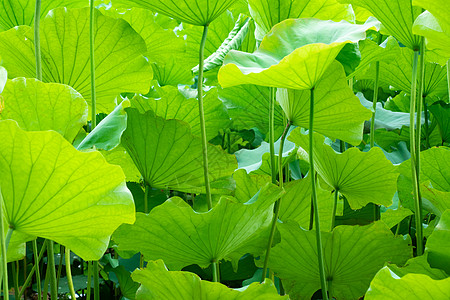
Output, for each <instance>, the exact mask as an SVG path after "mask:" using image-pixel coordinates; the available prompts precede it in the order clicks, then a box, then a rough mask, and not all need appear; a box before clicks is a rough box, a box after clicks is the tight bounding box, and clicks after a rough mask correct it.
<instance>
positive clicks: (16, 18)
mask: <svg viewBox="0 0 450 300" xmlns="http://www.w3.org/2000/svg"><path fill="white" fill-rule="evenodd" d="M35 5H36V1H35V0H3V1H2V9H1V10H0V31H1V30H8V29H10V28H13V27H15V26H19V25H28V26H31V25H32V24H33V21H34V10H35ZM87 5H88V3H86V1H84V0H70V1H68V0H42V1H41V18H44V17H45V16H46V15H47V13H48V12H49V11H50V10H51V9H53V8H56V7H62V6H64V7H67V8H75V7H85V6H87Z"/></svg>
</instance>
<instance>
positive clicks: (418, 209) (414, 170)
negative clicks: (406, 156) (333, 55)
mask: <svg viewBox="0 0 450 300" xmlns="http://www.w3.org/2000/svg"><path fill="white" fill-rule="evenodd" d="M418 58H419V51H418V50H415V51H414V59H413V65H412V78H411V102H410V113H409V114H410V120H409V121H410V124H409V128H410V151H411V160H410V161H411V174H412V183H413V197H414V208H415V221H416V239H417V255H422V254H423V234H422V201H421V199H420V193H419V178H418V176H417V174H418V170H419V166H417V158H416V154H417V151H416V145H417V144H416V135H415V110H416V97H417V88H416V87H417V64H418Z"/></svg>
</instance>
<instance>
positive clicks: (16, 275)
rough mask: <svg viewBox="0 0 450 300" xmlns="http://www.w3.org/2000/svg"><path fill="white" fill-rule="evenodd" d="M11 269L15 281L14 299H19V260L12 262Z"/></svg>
mask: <svg viewBox="0 0 450 300" xmlns="http://www.w3.org/2000/svg"><path fill="white" fill-rule="evenodd" d="M11 271H12V275H13V281H14V299H19V262H18V261H17V260H16V261H15V262H12V263H11Z"/></svg>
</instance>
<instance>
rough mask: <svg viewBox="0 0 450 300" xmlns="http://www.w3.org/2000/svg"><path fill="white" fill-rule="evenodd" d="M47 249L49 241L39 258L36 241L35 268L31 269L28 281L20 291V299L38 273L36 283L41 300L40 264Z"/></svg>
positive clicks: (44, 245) (43, 246) (34, 243)
mask: <svg viewBox="0 0 450 300" xmlns="http://www.w3.org/2000/svg"><path fill="white" fill-rule="evenodd" d="M35 249H36V251H35ZM45 249H47V240H45V241H44V244H43V245H42V248H41V251H40V252H39V256H37V242H36V240H34V241H33V252H35V253H34V266H33V268H32V269H31V271H30V273H29V274H28V276H27V279H26V280H25V283H24V284H23V287H22V289H21V290H20V293H19V299H20V298H21V297H22V296H23V294H24V293H25V288H26V287H27V286H28V285H29V284H30V282H31V279H32V278H33V274H34V272H36V283H37V284H38V295H39V299H41V297H40V295H41V294H42V290H41V276H40V271H39V262H40V261H41V259H42V257H43V256H44V252H45Z"/></svg>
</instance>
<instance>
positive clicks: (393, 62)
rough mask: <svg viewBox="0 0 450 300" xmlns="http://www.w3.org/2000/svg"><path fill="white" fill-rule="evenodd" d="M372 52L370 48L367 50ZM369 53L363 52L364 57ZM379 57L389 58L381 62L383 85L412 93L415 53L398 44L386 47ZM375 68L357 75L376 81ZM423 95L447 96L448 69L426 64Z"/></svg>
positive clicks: (380, 74)
mask: <svg viewBox="0 0 450 300" xmlns="http://www.w3.org/2000/svg"><path fill="white" fill-rule="evenodd" d="M367 51H370V48H368V49H367ZM365 53H367V52H366V51H364V50H363V51H362V55H364V54H365ZM379 57H383V58H389V59H388V60H386V59H383V60H382V61H381V62H380V71H379V80H380V84H381V85H385V86H393V87H394V88H395V89H397V90H402V91H404V92H407V93H408V94H409V93H410V90H411V74H412V62H413V51H412V50H411V49H409V48H405V47H400V46H399V45H398V43H396V44H394V45H392V44H391V46H389V47H388V46H386V49H385V50H384V52H383V53H381V54H380V56H379ZM375 73H376V72H375V66H374V64H372V65H371V67H370V68H366V69H365V72H363V73H362V74H359V75H357V78H358V79H371V80H374V79H375ZM423 93H424V95H425V96H426V97H427V98H431V97H433V96H439V97H442V96H445V95H447V93H448V87H447V81H446V68H445V67H442V66H440V65H439V64H437V63H430V62H427V63H425V78H424V86H423Z"/></svg>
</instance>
